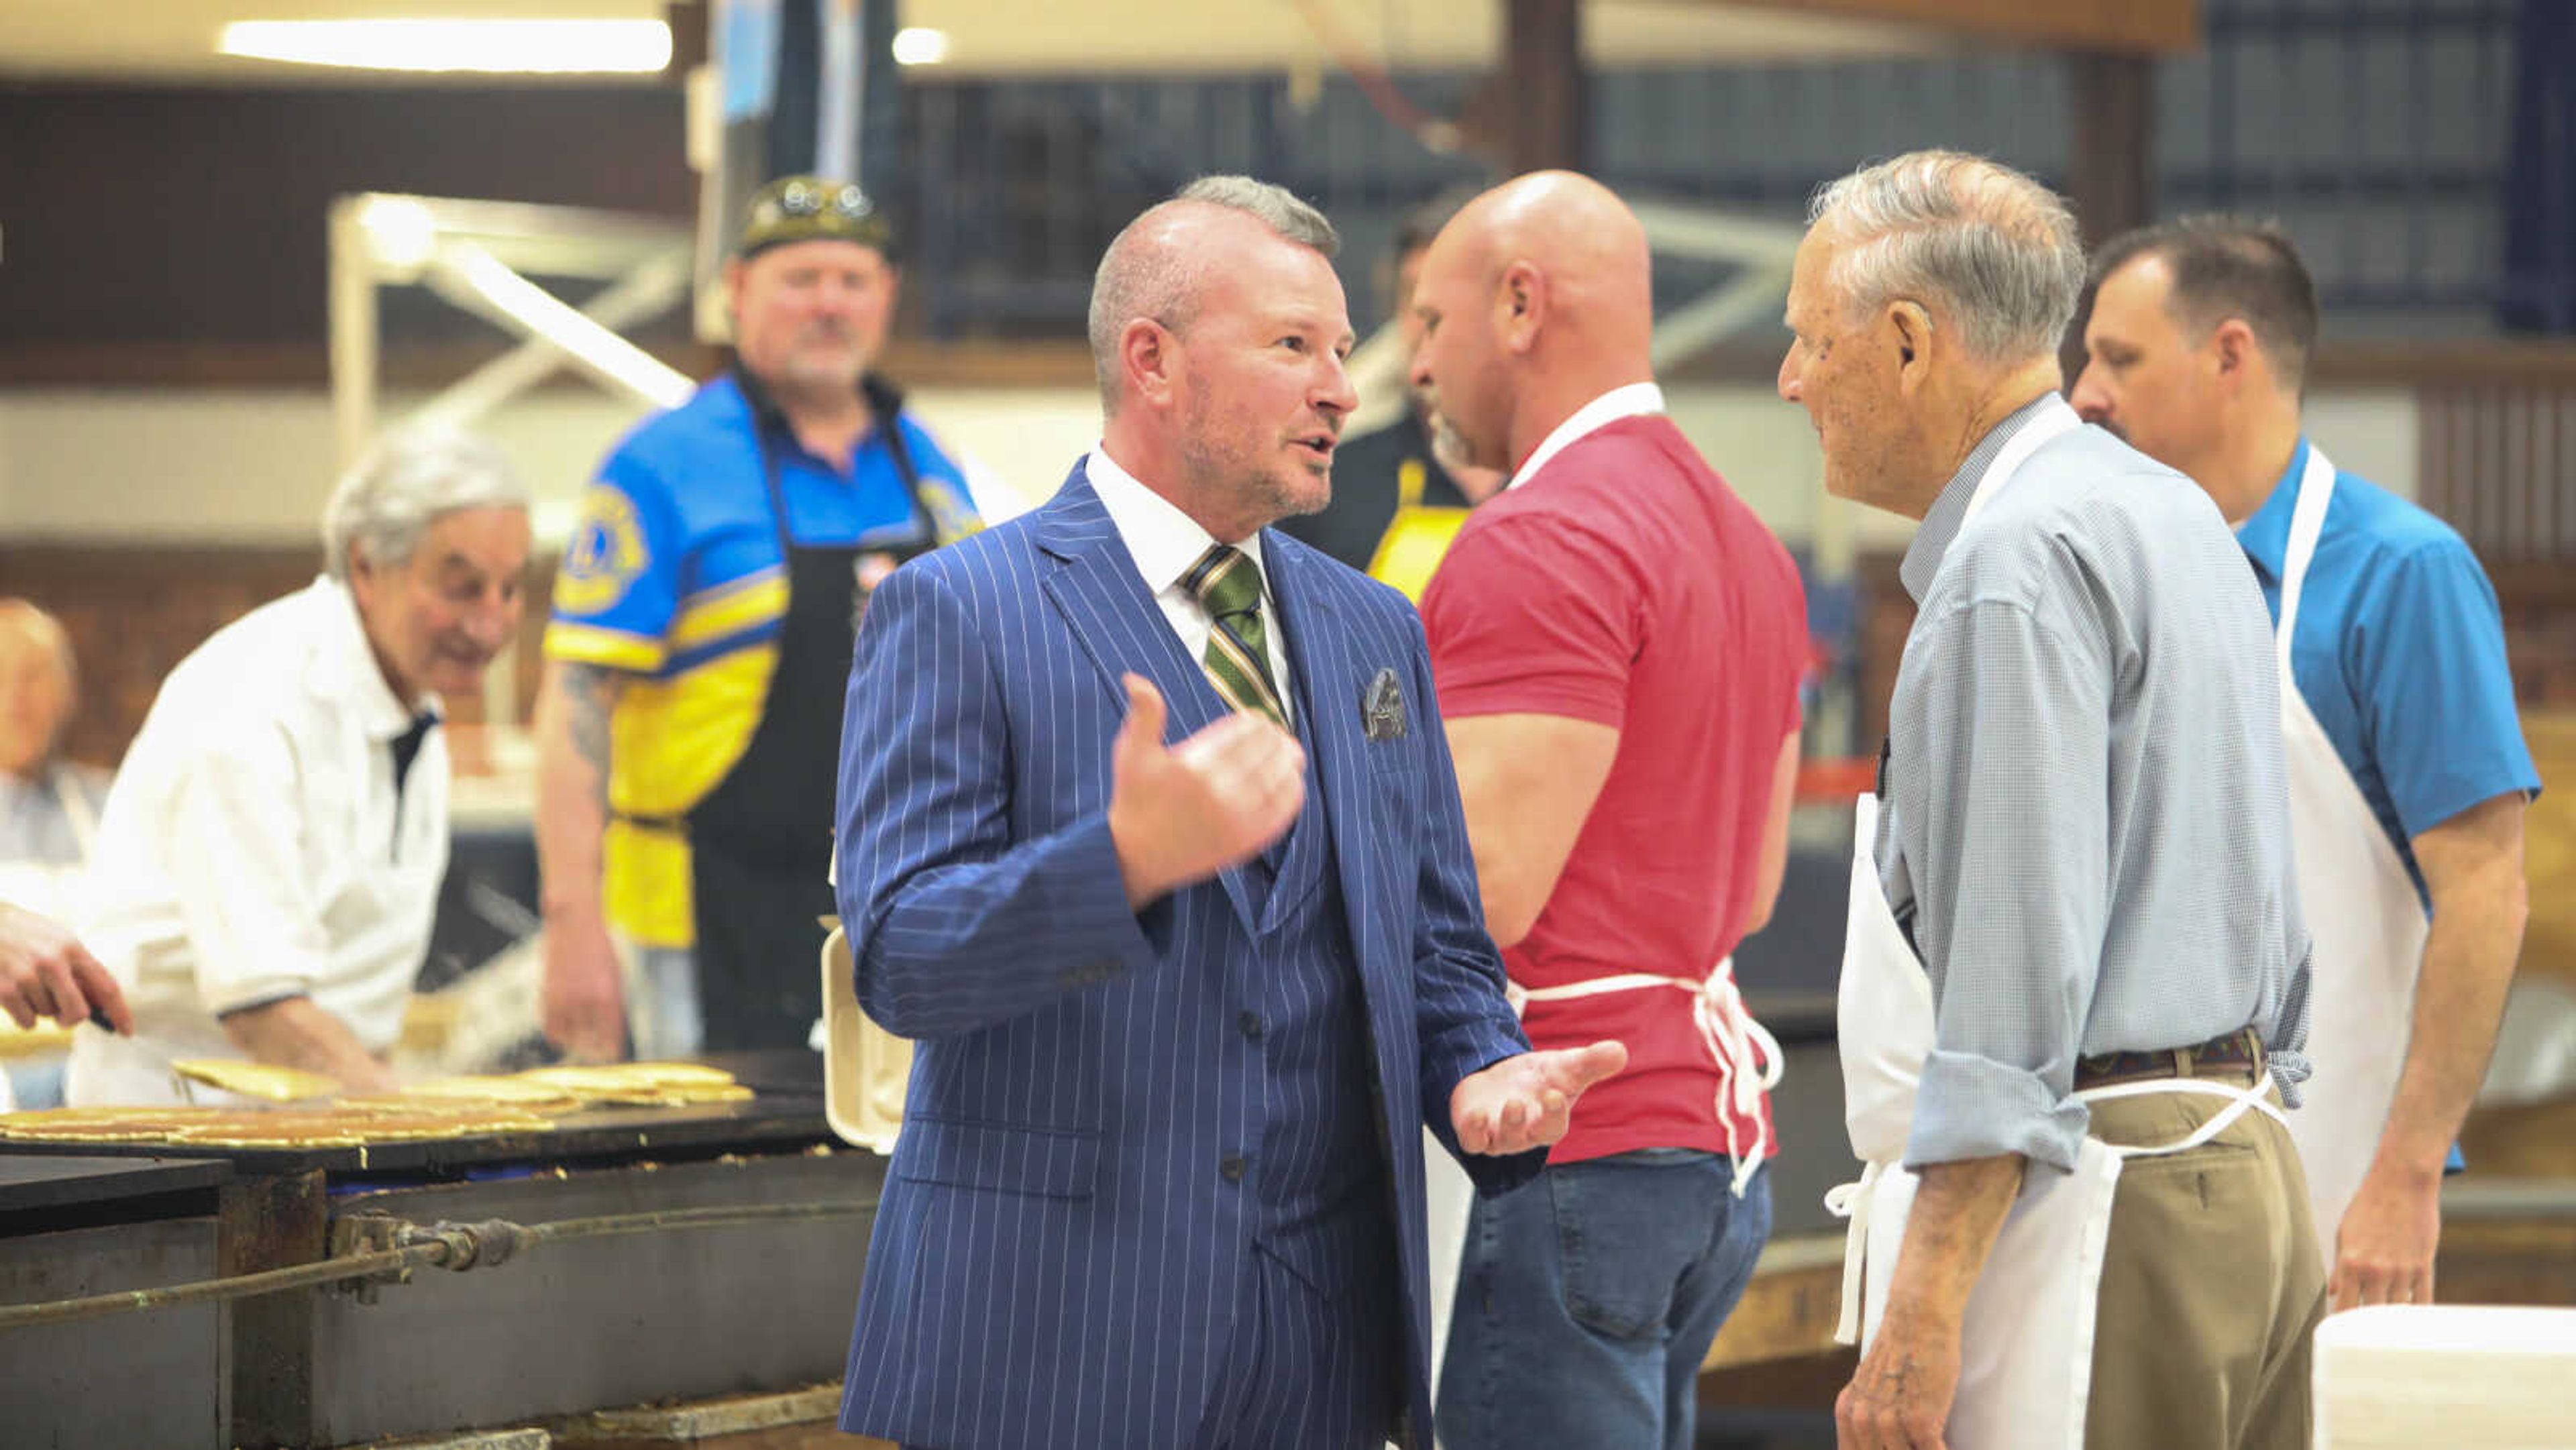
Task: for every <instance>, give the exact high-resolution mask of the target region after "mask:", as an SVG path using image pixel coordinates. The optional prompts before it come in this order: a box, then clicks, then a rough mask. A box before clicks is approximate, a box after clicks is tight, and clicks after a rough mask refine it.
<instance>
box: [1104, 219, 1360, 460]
mask: <svg viewBox="0 0 2576 1450" xmlns="http://www.w3.org/2000/svg"><path fill="white" fill-rule="evenodd" d="M1265 235H1266V236H1270V237H1276V238H1279V239H1282V240H1285V241H1288V242H1292V243H1294V244H1296V245H1297V246H1300V247H1305V248H1307V249H1309V250H1311V251H1315V252H1319V253H1321V254H1322V255H1323V256H1324V257H1326V258H1327V259H1329V258H1331V257H1332V256H1333V255H1334V254H1335V253H1336V252H1338V251H1340V250H1341V245H1342V239H1341V235H1340V234H1339V233H1337V232H1335V231H1334V230H1333V224H1332V223H1331V222H1330V221H1328V220H1326V219H1325V216H1324V214H1323V213H1322V212H1320V211H1317V210H1316V209H1315V208H1313V207H1311V206H1309V205H1307V204H1306V203H1305V202H1302V201H1299V200H1298V199H1297V197H1296V195H1295V193H1293V192H1290V191H1289V190H1287V189H1286V188H1285V187H1280V186H1273V185H1271V184H1270V183H1269V182H1266V181H1260V180H1256V179H1254V178H1252V177H1249V176H1202V177H1200V178H1199V179H1198V180H1196V181H1193V182H1191V183H1190V184H1189V185H1187V186H1185V187H1183V188H1181V189H1180V191H1179V192H1177V193H1175V194H1174V195H1173V197H1172V199H1171V200H1169V201H1166V202H1163V203H1162V204H1160V205H1158V206H1153V207H1148V208H1147V209H1146V210H1145V211H1144V213H1143V214H1142V215H1140V216H1138V217H1137V218H1136V219H1135V220H1134V221H1132V222H1129V223H1128V224H1127V225H1126V227H1125V228H1124V229H1123V230H1121V231H1120V232H1119V233H1118V235H1117V237H1116V238H1115V239H1114V240H1112V241H1111V242H1110V243H1109V250H1108V251H1107V252H1105V253H1103V254H1102V256H1101V258H1100V269H1099V271H1098V272H1096V273H1094V274H1093V277H1092V283H1091V317H1090V329H1089V331H1090V338H1091V363H1092V371H1093V373H1094V374H1095V375H1096V376H1097V377H1098V379H1099V382H1100V406H1101V409H1102V411H1103V412H1105V413H1107V414H1109V415H1111V416H1115V415H1116V414H1117V412H1118V401H1119V397H1120V395H1121V393H1122V392H1123V390H1124V385H1123V382H1122V377H1121V374H1122V368H1121V365H1120V361H1119V342H1120V339H1121V338H1122V337H1123V336H1124V335H1125V333H1126V331H1127V326H1128V324H1129V323H1131V322H1135V321H1138V320H1143V321H1148V322H1152V323H1155V324H1158V325H1159V326H1161V327H1163V328H1166V329H1168V330H1169V331H1172V332H1175V333H1179V332H1187V331H1188V330H1189V324H1190V321H1191V319H1192V318H1193V317H1195V316H1196V315H1197V312H1198V309H1199V306H1200V305H1201V303H1202V301H1203V300H1204V296H1203V294H1204V293H1205V291H1206V288H1207V281H1208V278H1209V276H1210V275H1211V273H1212V272H1214V271H1215V270H1216V269H1217V268H1218V267H1220V266H1221V265H1223V263H1224V262H1225V260H1226V258H1227V257H1228V255H1229V254H1230V253H1232V252H1235V251H1237V250H1239V249H1240V248H1241V247H1242V246H1243V245H1244V244H1246V243H1247V242H1258V241H1259V240H1260V239H1261V238H1262V237H1263V236H1265Z"/></svg>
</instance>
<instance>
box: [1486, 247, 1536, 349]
mask: <svg viewBox="0 0 2576 1450" xmlns="http://www.w3.org/2000/svg"><path fill="white" fill-rule="evenodd" d="M1547 310H1548V294H1547V274H1546V273H1544V272H1541V271H1540V270H1539V269H1538V268H1537V267H1536V266H1534V265H1532V264H1531V263H1528V262H1514V263H1512V264H1511V265H1510V266H1507V267H1505V268H1503V274H1502V276H1501V277H1499V278H1497V279H1496V280H1495V283H1494V313H1495V316H1494V330H1495V332H1496V333H1497V334H1498V335H1499V336H1500V337H1501V338H1502V340H1503V346H1504V347H1505V348H1507V349H1509V350H1511V351H1513V352H1516V353H1521V352H1527V351H1529V350H1530V348H1531V347H1532V346H1534V345H1535V344H1536V343H1537V342H1538V335H1539V331H1540V329H1541V328H1543V327H1545V326H1546V325H1547Z"/></svg>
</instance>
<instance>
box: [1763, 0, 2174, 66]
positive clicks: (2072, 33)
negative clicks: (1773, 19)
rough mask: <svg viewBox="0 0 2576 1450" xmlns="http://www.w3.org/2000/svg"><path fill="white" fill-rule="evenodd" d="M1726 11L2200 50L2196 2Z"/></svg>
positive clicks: (1947, 3) (1786, 0)
mask: <svg viewBox="0 0 2576 1450" xmlns="http://www.w3.org/2000/svg"><path fill="white" fill-rule="evenodd" d="M1724 3H1726V4H1728V5H1729V6H1735V5H1748V4H1749V5H1761V6H1764V7H1766V8H1769V9H1773V10H1800V11H1806V12H1808V13H1810V14H1812V13H1814V12H1815V11H1818V10H1827V11H1832V12H1834V13H1836V14H1841V15H1852V16H1858V17H1861V18H1863V19H1868V20H1894V21H1900V22H1905V23H1909V24H1915V25H1921V26H1924V27H1926V28H1929V29H1933V30H1944V31H1950V32H1953V33H1956V34H1960V35H1967V36H1976V37H1979V38H1982V39H1987V40H2000V41H2005V42H2009V43H2014V44H2020V45H2030V46H2046V47H2050V48H2054V49H2066V50H2103V51H2120V52H2127V53H2130V54H2137V55H2151V54H2159V53H2170V52H2173V51H2182V50H2192V49H2196V48H2197V47H2198V46H2199V45H2200V40H2201V27H2200V0H1724Z"/></svg>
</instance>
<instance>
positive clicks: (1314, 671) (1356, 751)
mask: <svg viewBox="0 0 2576 1450" xmlns="http://www.w3.org/2000/svg"><path fill="white" fill-rule="evenodd" d="M1281 540H1282V536H1281V535H1280V534H1279V533H1278V532H1277V531H1276V530H1273V531H1271V533H1270V534H1269V536H1268V537H1267V538H1266V539H1264V540H1263V542H1262V546H1261V557H1262V558H1263V559H1265V560H1267V561H1268V562H1269V565H1270V592H1271V593H1272V594H1273V595H1274V596H1276V597H1277V599H1278V601H1279V621H1280V625H1281V627H1282V628H1284V629H1286V630H1287V632H1288V638H1287V641H1286V644H1287V651H1288V671H1289V673H1290V675H1291V676H1293V677H1294V678H1295V679H1296V680H1297V681H1298V689H1299V693H1300V694H1302V695H1303V696H1304V697H1305V706H1304V712H1303V714H1302V715H1301V717H1300V719H1299V721H1298V723H1299V725H1300V726H1301V727H1302V728H1301V729H1300V730H1299V731H1298V735H1299V737H1300V738H1301V739H1302V740H1303V741H1304V742H1305V745H1306V749H1307V750H1308V751H1309V752H1311V753H1312V754H1313V756H1314V759H1315V775H1316V778H1317V779H1318V780H1319V781H1320V782H1321V783H1322V786H1323V792H1324V800H1323V806H1324V819H1325V821H1326V822H1327V823H1328V824H1329V826H1330V828H1331V831H1332V837H1333V857H1334V860H1335V862H1336V863H1337V865H1338V867H1339V869H1340V871H1341V875H1342V911H1343V914H1344V915H1345V916H1347V917H1348V918H1349V920H1350V928H1351V949H1352V951H1353V952H1355V953H1357V954H1359V955H1360V979H1361V984H1362V985H1363V986H1364V987H1365V986H1366V985H1367V984H1368V970H1367V966H1368V962H1367V946H1366V943H1367V941H1368V935H1367V931H1368V898H1369V893H1370V891H1371V889H1372V887H1373V886H1374V884H1375V883H1373V882H1371V881H1370V880H1369V879H1367V877H1368V862H1369V860H1370V856H1369V843H1368V842H1366V841H1363V840H1361V839H1360V838H1359V831H1360V827H1361V824H1362V823H1363V822H1365V821H1367V820H1368V819H1369V812H1368V809H1367V805H1366V802H1365V801H1364V800H1363V799H1362V793H1363V792H1364V791H1365V790H1366V789H1367V781H1368V761H1367V760H1366V759H1365V758H1363V755H1362V751H1363V750H1364V748H1365V747H1366V744H1367V740H1366V737H1365V736H1364V734H1363V733H1362V729H1361V724H1360V695H1361V689H1362V685H1363V681H1362V680H1361V678H1360V674H1359V670H1358V667H1357V666H1355V665H1354V664H1353V663H1352V661H1351V657H1350V649H1349V632H1350V625H1349V623H1348V621H1345V620H1342V619H1339V618H1337V617H1335V615H1334V612H1333V609H1332V605H1331V601H1330V600H1328V599H1326V598H1325V597H1323V591H1324V590H1325V589H1327V588H1329V587H1330V584H1331V581H1329V580H1327V579H1324V578H1322V577H1320V576H1321V575H1322V573H1323V570H1324V568H1325V567H1326V566H1324V565H1321V564H1319V563H1318V562H1317V561H1316V559H1315V558H1314V557H1311V556H1307V557H1300V556H1299V555H1298V554H1297V552H1296V550H1295V548H1294V546H1292V545H1287V544H1284V543H1282V542H1281Z"/></svg>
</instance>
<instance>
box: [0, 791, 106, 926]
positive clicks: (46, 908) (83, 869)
mask: <svg viewBox="0 0 2576 1450" xmlns="http://www.w3.org/2000/svg"><path fill="white" fill-rule="evenodd" d="M53 778H54V799H55V800H57V801H59V802H61V803H62V807H63V820H64V822H65V823H66V824H67V825H69V826H70V827H71V833H72V844H73V845H74V846H75V847H77V848H78V849H79V851H80V859H79V860H77V861H73V862H68V863H55V862H49V861H4V862H0V901H5V902H7V903H9V904H10V905H11V906H15V907H18V908H20V909H21V910H25V911H32V912H34V913H36V914H37V915H38V916H45V917H51V918H52V919H54V920H55V921H58V922H61V923H62V924H64V925H65V926H71V927H77V926H78V925H79V920H80V915H81V909H82V906H83V904H84V899H85V898H84V893H83V891H82V889H81V883H82V881H83V879H84V878H85V877H86V876H87V875H88V871H89V867H88V862H89V853H90V847H91V846H92V845H94V844H95V843H96V842H97V839H98V816H97V813H95V812H93V811H92V810H91V809H90V806H89V797H88V796H86V795H84V794H82V792H81V791H80V789H79V788H78V787H77V786H75V785H73V784H72V780H71V772H70V771H68V770H58V771H55V772H53Z"/></svg>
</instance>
